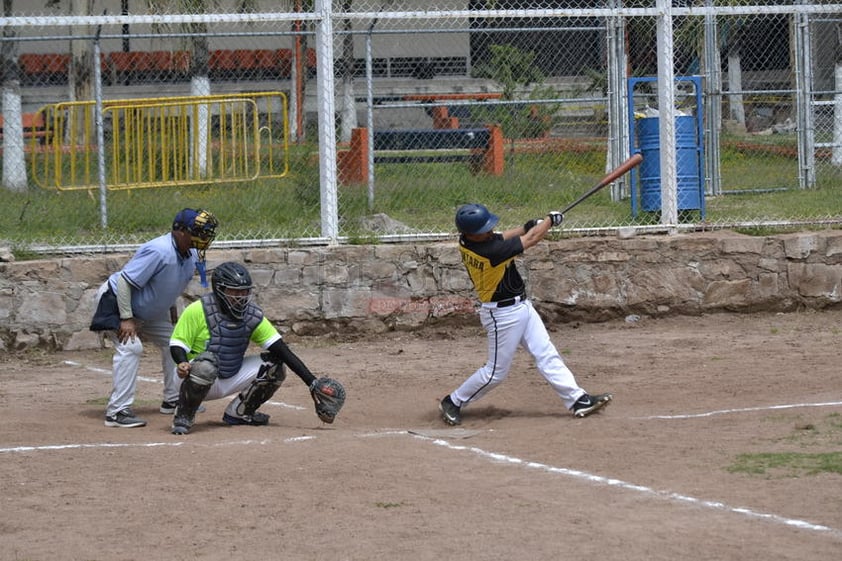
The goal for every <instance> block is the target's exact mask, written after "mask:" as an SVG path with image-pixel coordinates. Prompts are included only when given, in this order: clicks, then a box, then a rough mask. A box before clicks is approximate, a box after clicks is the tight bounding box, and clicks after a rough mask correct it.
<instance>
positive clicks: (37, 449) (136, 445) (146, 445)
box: [0, 436, 316, 454]
mask: <svg viewBox="0 0 842 561" xmlns="http://www.w3.org/2000/svg"><path fill="white" fill-rule="evenodd" d="M315 439H316V437H315V436H293V437H290V438H284V439H283V440H281V442H284V443H290V442H303V441H305V440H315ZM276 442H277V441H276V440H274V439H271V438H265V439H262V440H228V441H223V442H215V443H212V444H207V443H204V442H195V441H190V442H188V441H186V440H181V441H173V442H123V443H115V442H101V443H96V444H45V445H43V446H11V447H8V448H0V454H9V453H21V452H47V451H55V450H84V449H97V448H161V447H173V448H174V447H178V446H184V445H185V444H192V445H193V446H198V447H204V448H223V447H226V446H251V445H255V444H256V445H259V446H265V445H267V444H274V443H276Z"/></svg>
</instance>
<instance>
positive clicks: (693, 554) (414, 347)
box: [0, 311, 842, 561]
mask: <svg viewBox="0 0 842 561" xmlns="http://www.w3.org/2000/svg"><path fill="white" fill-rule="evenodd" d="M841 325H842V311H826V312H804V313H796V314H785V315H783V314H778V315H724V314H723V315H710V316H703V317H675V318H668V319H660V320H654V319H646V318H644V319H642V320H640V321H638V322H634V323H627V322H625V321H614V322H609V323H601V324H581V325H578V324H563V325H558V326H556V327H554V328H553V332H552V336H553V339H554V341H555V342H556V344H557V346H558V348H559V350H561V351H562V352H563V354H564V356H565V358H566V360H567V362H568V364H569V365H570V367H571V368H572V369H573V371H574V372H575V373H576V375H577V378H578V379H579V382H580V383H581V384H582V385H583V386H584V387H585V388H587V389H589V390H591V391H593V392H601V391H611V392H613V393H614V394H615V401H614V403H613V404H612V405H611V406H610V407H608V408H607V409H606V410H605V411H604V412H602V413H600V414H597V415H594V416H592V417H589V418H586V419H574V418H573V417H571V416H570V414H569V413H567V412H566V411H564V410H563V409H562V408H561V406H560V403H559V401H558V399H557V398H556V397H555V396H554V395H553V394H552V393H551V391H550V390H549V388H548V387H547V385H546V383H545V382H544V381H543V380H542V379H541V377H540V376H539V375H538V374H537V372H536V371H535V369H534V367H533V365H532V364H531V363H530V361H529V360H528V357H527V355H526V354H525V353H523V352H521V354H520V355H519V358H518V360H517V361H516V363H515V368H514V369H513V371H512V374H511V377H510V378H509V380H508V381H507V382H506V383H505V384H503V385H502V386H501V387H500V388H498V389H497V390H496V391H495V392H493V393H492V394H491V395H489V396H488V397H487V398H486V399H485V400H483V401H481V402H479V403H477V404H475V405H473V406H471V407H467V408H465V410H464V412H463V414H464V423H463V425H462V426H461V427H458V428H447V427H445V426H444V425H443V424H442V423H441V422H440V420H439V418H438V413H437V410H436V405H437V401H438V399H439V398H441V396H442V395H444V394H445V393H447V392H448V391H450V390H451V389H453V388H454V387H455V386H456V385H457V384H458V383H459V382H461V381H462V379H463V378H465V377H466V376H467V375H468V374H470V372H471V371H473V369H474V368H476V367H477V366H479V365H480V363H481V362H482V361H483V360H484V348H485V339H484V335H483V333H482V332H481V331H480V329H479V327H476V328H464V327H463V328H448V327H438V328H430V329H427V330H425V331H423V332H416V333H406V332H403V333H401V332H395V333H388V334H385V335H380V336H378V337H377V338H376V339H374V338H372V339H369V340H345V341H337V340H331V339H330V338H320V339H288V341H289V342H290V344H291V346H292V347H293V349H294V350H296V351H297V352H298V353H299V354H300V355H301V356H302V358H304V360H305V361H306V362H307V363H308V365H309V366H310V367H311V368H312V369H313V370H314V371H316V372H317V373H324V374H331V375H334V376H336V377H337V378H339V379H340V380H342V381H343V382H344V383H345V384H346V387H347V389H348V402H347V404H346V406H345V409H344V410H343V411H342V414H341V416H340V418H339V419H338V420H337V422H336V423H335V424H334V425H329V426H324V425H321V424H320V423H319V422H318V419H317V418H316V417H315V415H314V413H313V409H312V402H311V401H310V398H309V395H308V394H307V392H306V388H305V387H304V385H303V384H301V383H300V382H299V381H298V380H297V378H295V377H294V376H293V379H290V380H288V381H287V382H286V383H285V385H284V386H283V387H282V388H281V390H280V391H279V392H278V394H276V396H275V397H274V398H273V400H272V401H271V402H270V403H269V404H267V405H266V406H265V407H264V410H265V411H266V412H267V413H270V414H271V415H272V419H271V422H270V424H269V426H266V427H227V426H223V425H222V423H221V420H220V419H221V416H222V411H223V409H224V407H225V404H226V401H213V402H209V403H208V404H207V406H208V410H207V412H205V413H203V414H200V415H199V417H198V422H197V426H196V427H195V430H194V432H193V433H191V434H190V435H188V436H187V437H175V436H173V435H171V434H169V431H168V427H169V417H167V416H164V415H161V414H159V413H158V412H157V405H158V403H159V402H160V397H161V393H160V392H161V383H160V375H159V374H158V373H157V372H156V370H155V366H156V357H155V355H154V353H151V352H147V355H146V358H145V360H144V365H143V369H142V377H143V378H142V380H141V382H140V383H139V395H138V398H139V400H138V403H137V405H136V412H137V413H139V414H141V415H142V416H144V417H145V418H147V419H148V421H149V425H148V426H147V427H145V428H141V429H113V428H106V427H104V426H103V423H102V416H103V408H104V401H105V397H106V395H107V393H108V391H109V389H110V378H109V373H108V372H109V365H110V353H109V352H107V351H106V350H103V351H98V352H85V353H59V354H40V353H28V354H27V355H25V356H10V355H6V356H4V357H3V358H0V381H1V382H0V403H2V407H0V466H1V467H0V482H2V483H0V485H2V490H3V491H2V500H3V508H2V513H0V558H2V559H4V560H21V561H23V560H26V561H41V560H44V561H46V560H50V561H54V560H79V561H133V560H138V561H139V560H170V561H172V560H185V561H186V560H220V561H222V560H224V561H230V560H232V559H255V560H267V561H268V560H271V559H294V560H318V561H321V560H325V561H327V560H331V561H334V560H339V561H342V560H349V561H350V560H354V561H370V560H384V561H385V560H388V561H396V560H412V561H416V560H439V559H450V558H453V559H470V560H496V559H499V560H507V561H513V560H545V559H573V558H576V559H603V560H620V559H622V560H627V561H654V560H670V561H675V560H679V559H681V560H705V561H708V560H732V559H741V560H764V561H773V560H783V559H813V560H830V559H837V558H838V557H839V553H840V551H842V507H840V505H842V475H839V474H829V473H819V474H810V473H808V472H807V471H803V470H801V471H793V470H792V469H780V470H771V471H768V472H766V473H757V474H750V473H746V472H737V471H732V470H729V469H728V468H729V467H730V466H733V465H734V464H735V462H736V461H737V459H738V457H739V455H740V454H755V453H765V452H798V453H821V452H838V451H840V450H842V378H840V368H839V362H840V359H839V349H840V342H842V329H840V326H841Z"/></svg>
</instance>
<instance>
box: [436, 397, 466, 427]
mask: <svg viewBox="0 0 842 561" xmlns="http://www.w3.org/2000/svg"><path fill="white" fill-rule="evenodd" d="M439 411H441V418H442V420H443V421H444V422H445V423H447V424H448V425H461V424H462V411H461V410H460V409H459V406H458V405H456V404H455V403H453V400H452V399H450V396H449V395H446V396H444V399H442V400H441V402H440V403H439Z"/></svg>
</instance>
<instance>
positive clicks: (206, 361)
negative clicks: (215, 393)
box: [172, 353, 219, 434]
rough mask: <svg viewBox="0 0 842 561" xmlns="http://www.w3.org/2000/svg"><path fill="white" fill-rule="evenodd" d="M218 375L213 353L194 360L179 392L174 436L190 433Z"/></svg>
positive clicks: (174, 416) (173, 427)
mask: <svg viewBox="0 0 842 561" xmlns="http://www.w3.org/2000/svg"><path fill="white" fill-rule="evenodd" d="M218 374H219V370H218V369H217V366H216V356H215V355H214V354H213V353H201V354H200V355H198V356H197V357H196V358H195V359H193V362H192V364H191V367H190V375H189V376H188V377H187V378H185V379H184V380H182V382H181V387H180V388H179V391H178V407H176V409H175V415H173V422H172V433H173V434H187V433H188V432H190V428H191V427H192V426H193V418H194V417H195V416H196V411H197V410H198V409H199V405H201V404H202V401H203V400H204V399H205V397H206V396H207V395H208V392H209V391H210V389H211V386H212V385H213V383H214V381H215V380H216V377H217V375H218Z"/></svg>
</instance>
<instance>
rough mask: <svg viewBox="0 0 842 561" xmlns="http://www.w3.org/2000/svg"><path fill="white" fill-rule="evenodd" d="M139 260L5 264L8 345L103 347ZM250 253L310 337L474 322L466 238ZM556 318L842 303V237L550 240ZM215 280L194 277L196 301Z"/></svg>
mask: <svg viewBox="0 0 842 561" xmlns="http://www.w3.org/2000/svg"><path fill="white" fill-rule="evenodd" d="M129 257H130V255H129V254H122V255H119V254H114V255H107V256H94V257H90V256H89V257H68V258H56V259H50V260H38V261H22V262H3V263H0V350H18V349H25V348H29V347H35V346H42V347H49V348H52V349H66V350H73V349H83V348H95V347H98V346H99V345H100V341H99V339H98V337H97V336H96V334H94V333H91V332H90V331H89V330H88V329H87V326H88V322H89V321H90V317H91V314H92V312H93V305H94V294H95V292H96V289H97V288H98V286H99V285H100V284H101V283H102V282H103V281H104V280H105V278H106V277H107V276H108V274H110V273H111V272H113V271H116V270H118V269H119V268H120V267H121V266H122V264H123V263H125V261H127V260H128V258H129ZM228 260H239V261H243V262H244V263H245V264H246V265H247V266H248V268H249V270H250V271H251V274H252V276H253V278H254V281H255V284H256V285H257V286H258V287H259V289H258V302H259V303H260V305H261V306H262V307H263V309H264V311H265V312H266V315H267V317H269V319H271V320H272V321H273V322H274V323H276V325H278V326H279V327H281V328H282V329H283V330H291V331H293V332H294V333H297V334H301V335H311V334H318V333H325V332H329V331H332V330H346V331H348V330H353V331H362V332H373V333H377V332H383V331H387V330H393V329H412V328H416V327H419V326H424V325H427V324H430V323H434V322H440V321H450V320H454V321H462V320H466V321H467V320H471V321H474V318H473V313H474V297H473V291H472V289H471V286H470V281H469V279H468V277H467V274H466V273H465V271H464V269H463V267H462V265H461V263H460V258H459V253H458V250H457V248H456V246H455V242H454V241H451V242H448V243H430V244H423V245H422V244H416V245H369V246H341V247H315V248H261V249H243V250H215V249H213V248H212V249H211V250H210V251H209V252H208V261H209V266H210V267H213V266H214V265H215V264H217V263H220V262H222V261H228ZM520 270H521V272H522V274H523V275H524V277H525V278H526V279H527V283H528V286H529V295H530V297H531V298H532V299H533V302H534V303H535V305H536V308H537V309H538V310H539V311H540V312H541V313H542V314H543V315H544V317H545V318H546V320H547V321H548V322H550V323H551V322H565V321H571V320H578V321H603V320H607V319H611V318H615V317H623V316H627V315H632V314H636V315H640V316H663V315H697V314H701V313H706V312H720V311H731V312H757V311H782V312H783V311H794V310H798V309H808V308H812V309H821V308H827V307H830V306H835V305H837V304H838V303H839V302H840V300H842V232H835V231H823V232H809V233H797V234H785V235H778V236H767V237H750V236H744V235H740V234H735V233H732V232H713V233H692V234H678V235H671V236H660V235H658V236H655V235H653V236H636V237H631V238H628V239H620V238H607V237H598V238H597V237H594V238H575V239H565V240H560V241H548V242H543V243H541V244H539V245H538V246H536V247H534V248H532V249H531V250H530V251H529V252H528V253H527V254H526V255H525V256H523V258H522V259H521V262H520ZM205 290H207V289H205V288H203V287H201V286H200V285H199V283H198V280H197V279H196V280H194V281H193V282H192V283H191V285H190V287H189V288H188V292H187V294H186V295H185V298H184V299H183V300H182V302H180V305H181V306H183V305H184V304H185V303H187V302H188V301H189V300H192V299H195V298H196V297H197V296H199V295H201V294H202V293H203V292H204V291H205Z"/></svg>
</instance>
